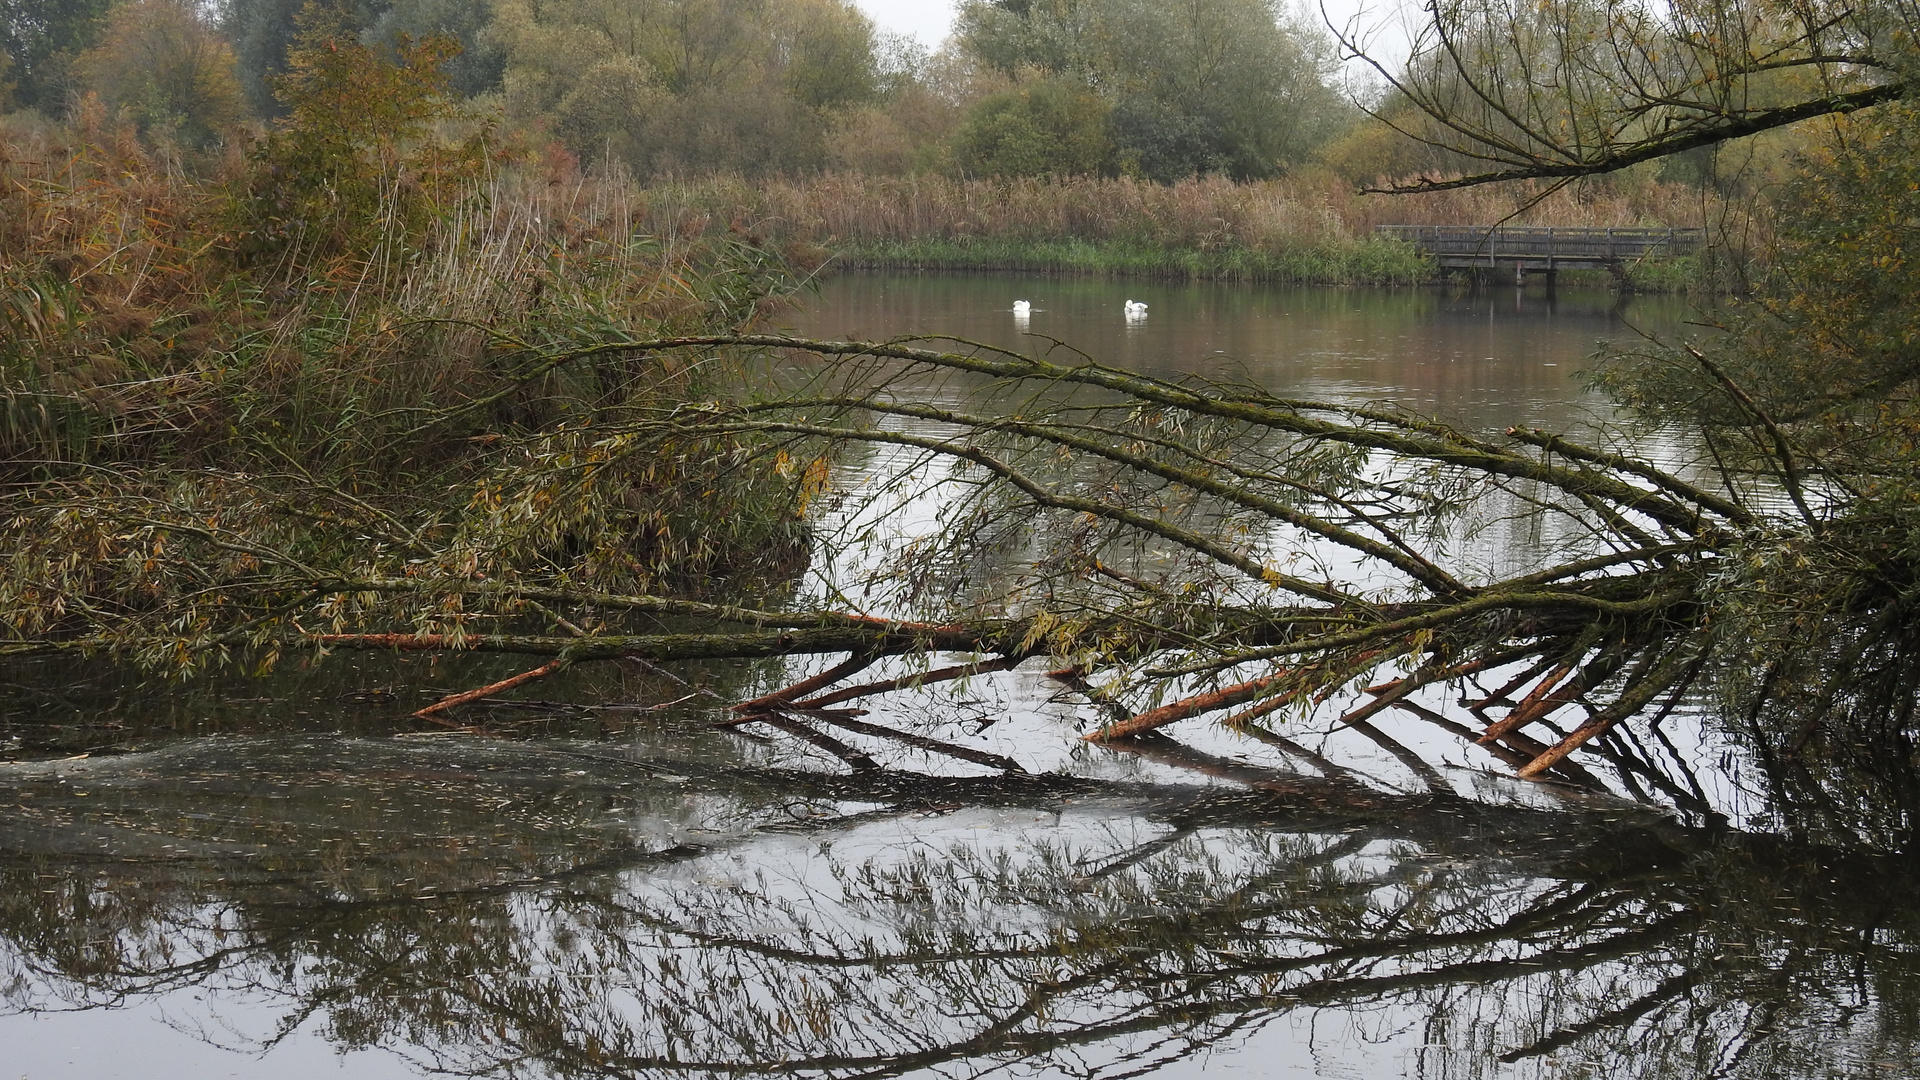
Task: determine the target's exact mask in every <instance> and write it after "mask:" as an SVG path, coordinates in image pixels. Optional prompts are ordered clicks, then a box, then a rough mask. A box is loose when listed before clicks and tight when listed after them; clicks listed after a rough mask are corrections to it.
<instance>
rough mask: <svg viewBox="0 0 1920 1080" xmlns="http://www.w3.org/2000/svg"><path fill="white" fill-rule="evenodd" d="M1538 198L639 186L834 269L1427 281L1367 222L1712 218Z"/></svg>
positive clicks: (1412, 258)
mask: <svg viewBox="0 0 1920 1080" xmlns="http://www.w3.org/2000/svg"><path fill="white" fill-rule="evenodd" d="M1540 194H1541V193H1540V192H1534V191H1528V190H1525V189H1524V188H1514V187H1508V188H1503V189H1502V190H1499V191H1493V190H1488V189H1469V190H1464V191H1457V192H1441V193H1435V194H1432V195H1424V196H1419V197H1401V196H1363V195H1358V194H1356V193H1354V192H1353V191H1352V190H1351V188H1350V187H1349V186H1348V185H1346V184H1345V183H1344V182H1342V181H1340V180H1338V179H1337V178H1334V177H1331V176H1325V175H1314V176H1301V177H1294V178H1289V179H1286V180H1276V181H1269V182H1265V183H1253V184H1236V183H1232V182H1230V181H1227V180H1223V179H1219V178H1201V179H1193V180H1187V181H1182V182H1180V183H1177V184H1171V185H1162V184H1152V183H1145V182H1141V181H1135V180H1127V179H1098V178H1076V179H1065V180H1047V179H1022V180H960V179H953V178H947V177H870V176H861V175H853V174H825V175H819V176H813V177H807V178H799V179H790V180H771V181H757V182H752V183H749V182H745V181H741V180H737V179H728V178H710V179H705V180H700V181H697V182H689V183H682V184H665V185H656V186H654V187H652V188H649V189H648V190H647V192H646V227H647V228H648V229H649V230H651V231H653V232H655V233H657V234H659V235H664V236H696V235H706V234H711V233H714V232H716V231H726V232H729V233H731V234H734V235H744V236H750V237H755V238H760V239H764V240H765V241H767V242H769V243H771V244H773V245H775V246H778V247H780V248H782V249H783V250H785V251H787V252H789V253H790V254H791V255H792V256H793V257H794V258H796V259H797V260H798V261H800V262H803V263H822V262H827V261H829V260H831V262H832V264H833V265H837V266H841V267H859V268H877V269H896V270H985V271H995V270H1007V271H1027V272H1042V273H1058V274H1074V275H1097V276H1112V277H1157V278H1169V279H1209V280H1223V281H1269V282H1297V283H1313V284H1379V285H1400V284H1411V283H1417V282H1424V281H1433V280H1438V273H1437V271H1436V270H1435V269H1434V268H1433V267H1432V266H1431V265H1430V264H1428V263H1427V262H1425V261H1424V260H1422V259H1420V258H1419V257H1418V256H1417V255H1415V254H1414V253H1413V252H1412V251H1411V250H1409V249H1407V248H1406V247H1404V246H1403V245H1400V244H1397V243H1395V242H1391V241H1387V240H1383V239H1380V238H1378V237H1377V236H1376V235H1375V234H1374V231H1373V230H1374V227H1375V226H1377V225H1383V224H1416V225H1418V224H1440V225H1448V224H1491V223H1495V222H1503V221H1504V222H1507V223H1511V224H1526V225H1554V226H1591V227H1604V226H1615V227H1624V226H1632V225H1653V224H1658V225H1663V226H1664V225H1674V226H1702V225H1712V224H1713V223H1715V222H1718V221H1720V220H1722V219H1723V218H1724V214H1725V211H1726V209H1727V208H1725V207H1723V206H1720V205H1719V204H1718V203H1717V202H1716V201H1715V200H1714V199H1713V198H1712V197H1711V196H1708V195H1703V194H1702V193H1701V192H1700V191H1699V190H1697V189H1694V188H1690V187H1685V186H1682V185H1674V184H1658V183H1652V182H1644V181H1640V182H1627V181H1621V182H1619V183H1617V184H1615V185H1612V186H1604V185H1602V186H1595V187H1593V188H1590V189H1588V190H1585V191H1582V192H1578V193H1575V192H1571V191H1568V190H1562V191H1557V192H1553V193H1551V194H1548V195H1546V196H1545V197H1544V198H1541V197H1539V196H1540ZM1529 204H1531V205H1529ZM1517 210H1518V211H1520V212H1518V213H1516V211H1517ZM1744 242H1745V243H1749V244H1750V243H1751V242H1752V238H1751V237H1749V238H1748V239H1747V240H1746V241H1744ZM1733 258H1734V259H1735V260H1736V261H1737V260H1740V259H1744V258H1745V256H1744V255H1741V254H1739V253H1734V254H1733ZM1717 272H1718V268H1717V267H1714V266H1709V265H1707V264H1704V263H1701V262H1699V261H1697V260H1696V261H1694V262H1692V263H1678V262H1677V261H1676V265H1671V266H1665V267H1661V268H1659V269H1658V271H1657V272H1655V270H1654V268H1651V267H1649V268H1636V269H1635V270H1634V271H1633V272H1631V273H1630V274H1629V283H1630V286H1631V287H1636V288H1642V289H1644V290H1647V291H1653V290H1677V289H1686V288H1690V287H1697V286H1698V285H1700V284H1702V283H1705V282H1707V281H1709V280H1711V278H1712V276H1713V275H1714V274H1715V273H1717ZM1602 280H1606V279H1604V278H1603V279H1602Z"/></svg>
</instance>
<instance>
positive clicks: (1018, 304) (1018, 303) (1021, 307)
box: [1013, 300, 1033, 315]
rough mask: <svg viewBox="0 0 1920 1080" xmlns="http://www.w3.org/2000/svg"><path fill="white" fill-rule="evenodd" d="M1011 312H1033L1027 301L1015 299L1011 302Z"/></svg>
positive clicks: (1029, 313)
mask: <svg viewBox="0 0 1920 1080" xmlns="http://www.w3.org/2000/svg"><path fill="white" fill-rule="evenodd" d="M1013 313H1014V314H1015V315H1031V314H1033V305H1032V304H1029V303H1027V302H1026V301H1025V300H1015V301H1014V302H1013Z"/></svg>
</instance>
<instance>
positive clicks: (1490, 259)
mask: <svg viewBox="0 0 1920 1080" xmlns="http://www.w3.org/2000/svg"><path fill="white" fill-rule="evenodd" d="M1374 231H1375V233H1377V234H1379V235H1382V236H1391V237H1394V238H1395V239H1398V240H1404V241H1406V242H1408V243H1410V244H1413V245H1414V246H1415V247H1417V248H1419V249H1420V250H1421V251H1423V252H1425V253H1426V254H1428V255H1431V256H1433V258H1434V261H1435V262H1437V263H1439V264H1440V266H1441V267H1443V268H1447V269H1455V268H1460V269H1470V268H1477V267H1485V268H1487V269H1511V270H1514V271H1515V272H1516V273H1519V274H1525V273H1526V272H1527V271H1529V270H1546V271H1553V270H1558V269H1563V268H1567V267H1577V266H1614V267H1617V266H1620V265H1622V264H1624V263H1628V262H1632V261H1633V260H1635V259H1642V258H1645V257H1647V256H1649V255H1685V254H1687V253H1689V252H1692V251H1697V250H1699V249H1700V247H1701V246H1702V245H1704V244H1705V243H1706V239H1707V234H1706V230H1705V229H1585V228H1560V227H1555V226H1548V227H1544V228H1536V227H1533V226H1523V225H1498V226H1488V225H1381V226H1378V227H1376V228H1375V229H1374Z"/></svg>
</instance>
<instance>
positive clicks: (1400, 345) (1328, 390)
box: [781, 274, 1697, 431]
mask: <svg viewBox="0 0 1920 1080" xmlns="http://www.w3.org/2000/svg"><path fill="white" fill-rule="evenodd" d="M1016 296H1018V297H1023V298H1025V299H1027V300H1028V301H1029V302H1030V303H1031V304H1032V306H1033V314H1032V316H1031V318H1030V320H1029V321H1028V324H1027V325H1025V326H1021V325H1017V324H1010V323H1009V321H1008V320H1007V318H1006V315H1005V312H1006V311H1007V309H1008V305H1009V303H1010V302H1011V300H1012V299H1013V298H1014V297H1016ZM1128 300H1134V301H1137V302H1140V303H1144V304H1146V305H1147V310H1148V311H1149V312H1150V313H1151V315H1150V317H1145V318H1140V319H1134V318H1130V317H1126V316H1125V308H1124V305H1125V303H1126V302H1127V301H1128ZM1116 316H1120V317H1116ZM1695 317H1697V316H1696V313H1695V312H1694V311H1693V310H1692V309H1691V307H1690V306H1689V305H1688V304H1687V303H1686V302H1685V301H1683V300H1679V299H1676V298H1673V297H1634V298H1631V299H1630V300H1628V301H1627V302H1625V303H1623V302H1622V300H1621V299H1620V298H1619V297H1616V296H1614V295H1613V294H1611V293H1609V292H1605V291H1602V290H1576V289H1562V290H1560V291H1559V292H1558V293H1557V294H1556V295H1554V296H1552V297H1549V296H1548V295H1547V294H1546V293H1545V292H1543V291H1529V292H1524V293H1519V294H1516V293H1515V292H1514V291H1513V290H1511V289H1495V290H1491V291H1483V292H1460V293H1453V292H1446V291H1442V290H1424V289H1329V288H1312V287H1283V286H1272V287H1267V286H1249V285H1214V284H1185V283H1150V282H1116V281H1097V280H1074V279H1060V278H1028V277H1018V276H995V275H978V274H975V275H903V274H843V275H838V276H835V277H832V278H829V279H827V280H826V281H824V282H823V283H822V284H821V286H820V295H819V297H818V299H817V300H816V301H814V302H810V303H808V304H807V305H806V307H805V308H804V309H803V310H799V311H795V312H791V313H788V314H787V315H785V316H784V317H782V319H781V321H782V322H784V323H786V324H788V325H789V326H790V327H791V328H792V329H793V330H795V331H796V332H798V333H801V334H807V335H813V336H818V337H836V338H838V337H846V338H861V339H872V340H886V339H889V338H894V337H899V336H906V335H939V334H947V335H955V336H959V337H964V338H969V339H972V340H977V341H982V342H986V343H988V344H992V345H997V346H1001V347H1005V348H1011V349H1016V350H1020V351H1033V350H1044V349H1046V348H1048V347H1049V345H1050V344H1052V343H1055V342H1065V343H1067V344H1069V345H1071V346H1072V348H1073V349H1076V350H1080V351H1083V352H1085V353H1087V354H1088V355H1091V356H1095V357H1098V358H1099V359H1100V360H1101V361H1102V362H1104V363H1110V364H1114V365H1117V366H1120V367H1126V368H1131V369H1135V370H1142V371H1147V372H1150V373H1154V374H1169V373H1174V372H1188V373H1194V374H1205V375H1222V374H1226V375H1233V376H1237V377H1244V378H1250V379H1252V380H1253V381H1254V382H1257V383H1259V384H1260V385H1262V386H1264V387H1266V388H1267V389H1269V390H1271V391H1273V392H1275V393H1279V394H1283V395H1285V394H1297V395H1299V396H1302V397H1315V398H1322V399H1336V400H1338V399H1344V400H1359V401H1375V400H1382V401H1392V402H1394V403H1395V404H1397V405H1399V406H1401V407H1403V408H1408V409H1413V410H1417V411H1422V412H1429V413H1435V414H1438V415H1440V416H1442V417H1443V418H1445V419H1449V420H1454V421H1459V422H1462V423H1465V424H1467V425H1468V426H1469V427H1474V428H1483V429H1484V428H1500V427H1506V426H1508V425H1510V424H1525V425H1529V426H1537V427H1544V428H1549V429H1552V430H1556V431H1572V430H1580V429H1583V428H1586V427H1589V426H1591V425H1592V424H1593V423H1594V421H1595V415H1596V413H1604V412H1606V411H1607V410H1606V409H1605V408H1604V402H1603V400H1602V399H1601V398H1599V397H1597V396H1593V395H1589V394H1587V393H1586V392H1585V391H1583V390H1582V389H1581V388H1580V386H1579V385H1578V383H1577V380H1576V378H1575V375H1576V373H1577V372H1578V371H1579V370H1580V369H1581V368H1583V367H1584V366H1585V364H1586V359H1587V357H1588V356H1589V355H1590V354H1591V353H1592V352H1593V346H1594V343H1595V342H1596V341H1598V340H1600V339H1603V338H1605V339H1622V338H1628V337H1632V336H1634V335H1636V334H1637V333H1639V332H1640V331H1643V330H1644V331H1647V332H1657V333H1672V332H1674V331H1676V330H1679V329H1684V327H1683V323H1684V322H1685V321H1686V320H1688V319H1690V318H1695Z"/></svg>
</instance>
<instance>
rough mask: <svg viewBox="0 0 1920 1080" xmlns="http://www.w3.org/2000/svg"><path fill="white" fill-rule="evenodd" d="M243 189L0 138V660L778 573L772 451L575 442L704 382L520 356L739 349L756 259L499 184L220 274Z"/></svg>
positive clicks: (758, 303)
mask: <svg viewBox="0 0 1920 1080" xmlns="http://www.w3.org/2000/svg"><path fill="white" fill-rule="evenodd" d="M261 167H266V166H264V165H263V164H262V163H261V162H259V161H257V160H241V159H236V160H235V161H234V162H231V163H230V169H229V172H228V173H227V174H225V175H221V176H216V177H214V178H212V179H208V180H204V181H200V180H193V179H190V178H187V177H185V176H183V175H181V174H180V173H178V172H174V171H171V170H169V169H167V168H165V167H164V163H162V162H159V161H156V160H155V159H153V158H152V157H150V156H148V155H147V153H146V151H145V150H144V149H143V148H142V147H141V146H140V144H139V143H138V142H137V141H136V140H134V139H133V138H132V137H131V136H130V134H128V133H126V132H124V131H119V130H117V129H113V128H111V127H108V126H98V125H96V126H94V127H89V126H88V125H87V124H85V123H82V124H80V125H78V126H76V127H75V128H74V129H73V130H72V131H68V132H59V131H42V132H37V133H35V132H27V133H15V135H14V136H12V137H7V138H0V550H6V551H7V552H8V553H9V558H8V560H6V561H5V562H4V563H0V645H4V643H5V642H6V641H7V640H9V639H11V640H14V641H23V640H45V639H47V638H50V637H53V638H58V637H61V636H62V635H68V636H72V637H74V638H76V639H78V640H86V641H89V642H93V643H95V644H96V645H97V646H98V647H104V648H116V647H117V646H115V645H114V644H113V642H116V641H119V642H137V643H138V644H137V645H133V644H129V645H128V646H127V648H128V651H130V652H132V653H133V654H135V655H138V656H139V657H140V658H141V659H143V660H146V661H148V662H151V663H155V664H160V665H165V666H170V667H175V668H187V667H192V666H196V665H198V664H201V663H207V662H211V661H212V660H214V659H217V658H218V657H219V656H220V655H222V654H223V650H225V649H226V648H228V647H229V645H230V644H231V640H230V637H231V635H232V634H234V633H238V632H239V631H238V630H236V627H244V628H246V636H247V637H248V638H249V640H253V641H255V642H259V641H264V640H266V639H267V637H270V636H272V635H274V634H282V633H283V632H284V631H285V630H286V629H287V627H288V626H292V625H298V626H305V627H307V628H308V629H311V628H312V625H313V624H315V623H317V624H318V625H320V626H323V627H324V626H333V627H336V628H339V627H355V628H371V629H374V630H377V631H379V632H388V631H395V630H398V631H416V630H417V631H423V632H424V631H429V630H431V631H434V632H442V631H445V632H452V633H464V632H466V630H465V627H466V625H467V622H468V621H469V620H470V619H471V618H480V617H482V616H479V615H476V614H475V611H476V608H475V606H474V605H472V604H468V603H466V602H464V601H459V600H458V599H457V598H456V599H448V598H447V597H443V596H438V595H432V594H425V595H423V596H422V597H397V596H396V597H385V598H376V599H367V598H358V599H355V598H345V597H334V598H332V599H330V600H325V601H324V602H322V601H321V600H318V599H315V598H314V597H313V596H312V595H311V590H312V589H313V588H314V582H315V579H316V578H319V579H323V580H354V579H393V578H400V577H404V578H419V579H422V580H429V581H430V580H448V581H454V582H471V581H473V580H486V581H491V582H510V581H516V580H518V581H530V582H534V583H536V584H541V583H545V584H552V583H554V582H566V583H569V584H571V585H572V586H574V587H582V586H585V587H594V588H601V589H607V590H614V591H631V592H640V591H647V590H649V589H664V590H694V591H702V590H705V589H708V588H712V587H714V584H715V579H717V578H723V577H725V576H726V575H728V574H730V573H733V572H734V571H744V572H745V573H744V575H743V576H746V577H754V578H757V580H760V581H763V582H766V583H767V585H768V587H778V580H779V573H778V571H779V568H780V565H781V560H782V559H783V558H785V559H791V558H795V557H798V556H799V555H801V554H802V553H804V550H805V532H804V523H802V522H801V521H800V519H799V517H798V514H797V507H798V505H799V500H800V498H801V496H802V489H803V487H804V484H805V479H804V477H803V476H801V475H799V474H796V473H795V471H794V470H793V469H792V468H791V467H789V465H788V463H787V462H786V461H785V460H784V459H782V460H779V461H777V462H776V456H777V455H776V453H775V452H774V451H772V450H765V451H764V452H763V448H760V447H757V446H755V445H751V444H749V443H747V442H745V441H740V440H734V441H724V440H722V441H715V440H697V439H689V440H685V441H683V442H682V443H680V444H678V445H676V446H675V447H673V448H672V449H671V451H670V452H661V453H656V454H650V455H647V456H645V457H644V458H642V457H636V456H633V455H625V456H622V455H619V454H617V453H615V452H614V451H612V450H609V449H607V448H606V447H605V446H603V445H602V444H601V443H600V442H599V441H598V437H597V436H596V434H595V429H596V426H597V425H599V424H601V423H603V422H605V421H606V420H607V419H608V418H612V417H617V416H621V415H631V414H632V413H634V412H636V411H646V410H656V409H671V408H674V407H677V406H679V405H681V404H683V403H685V402H687V401H690V400H701V399H704V398H707V397H710V396H712V393H713V390H714V385H713V384H714V381H715V380H717V379H724V378H725V377H726V372H727V370H728V369H727V368H726V366H725V361H724V358H712V359H711V360H710V362H704V363H699V364H689V363H684V362H680V361H675V360H672V359H663V358H659V357H654V358H651V359H646V360H640V359H635V358H632V357H627V356H623V355H621V354H619V353H618V352H604V351H603V352H601V353H597V354H595V355H594V356H593V357H592V358H591V359H588V360H582V361H580V362H577V363H569V364H560V365H556V364H553V363H551V362H550V358H552V357H554V356H555V355H557V354H562V353H565V352H566V351H567V350H569V349H570V348H573V347H575V346H578V345H582V344H588V343H592V344H601V343H605V342H608V341H610V340H617V339H618V338H619V337H620V336H622V335H627V336H632V337H635V338H651V337H659V336H674V335H682V334H691V333H700V332H713V331H724V330H737V329H742V328H744V327H746V326H748V325H750V324H751V322H752V321H753V319H754V318H755V317H756V316H757V315H758V314H759V313H760V311H761V310H762V308H763V307H764V306H765V305H766V304H768V303H770V302H776V301H777V298H778V297H779V296H781V295H783V293H784V291H785V290H787V289H788V288H790V287H791V285H792V284H793V282H792V279H791V277H790V276H789V275H788V274H787V272H786V270H785V266H784V263H783V262H781V261H780V260H779V259H778V258H776V257H773V256H770V255H768V254H767V253H766V252H764V251H763V250H761V249H760V248H758V247H756V246H754V245H753V244H750V243H748V242H746V241H745V240H743V239H740V238H737V237H733V236H730V235H727V234H725V233H724V232H721V233H715V234H702V235H699V236H693V237H680V236H669V237H666V238H654V237H651V236H648V235H647V234H646V233H645V232H644V231H643V230H641V229H640V228H638V223H639V222H640V220H641V219H642V217H643V216H644V215H643V214H642V212H641V209H640V208H641V205H642V202H641V200H640V199H639V197H638V195H637V193H636V192H635V191H634V190H632V189H631V188H630V187H627V186H624V185H621V184H618V183H611V182H600V181H591V180H584V179H580V178H578V177H575V178H572V179H569V180H566V181H565V182H552V181H553V178H549V177H544V176H536V175H533V174H531V173H521V172H517V171H513V172H508V173H505V174H498V175H493V176H487V177H477V178H475V179H474V180H473V181H472V182H471V183H468V184H466V185H464V186H463V187H461V188H458V189H449V191H450V193H449V194H448V195H446V196H441V197H436V201H435V202H434V203H433V205H432V206H431V207H430V208H429V209H430V211H431V212H430V213H427V214H425V215H413V216H411V217H409V218H407V219H405V222H404V223H403V219H402V217H401V216H400V215H387V216H383V217H380V218H377V219H375V220H377V221H379V222H381V224H379V225H378V227H377V228H375V229H373V230H372V231H371V232H369V233H366V234H365V235H356V238H355V239H354V240H353V242H352V243H348V244H345V245H344V246H343V245H342V244H340V243H338V242H329V243H328V244H326V245H302V244H298V243H296V244H292V245H289V246H287V247H285V248H284V249H282V250H280V251H278V252H275V253H272V254H271V257H268V258H250V257H248V255H247V254H246V252H247V251H248V250H249V248H248V246H247V244H246V243H244V242H243V241H244V240H245V238H244V237H241V236H237V235H235V233H234V232H233V231H232V226H231V223H232V222H234V221H235V220H243V219H245V218H246V217H247V216H248V215H246V214H236V213H235V212H234V209H235V208H234V206H233V203H234V202H235V201H236V200H243V199H248V198H253V197H255V196H254V195H253V194H252V193H253V192H256V191H257V190H258V189H259V188H258V185H257V184H253V183H249V180H250V179H251V177H249V176H248V175H247V170H250V169H257V168H261ZM394 182H395V183H396V184H400V183H405V176H404V174H398V175H396V176H395V177H394ZM253 209H257V208H253ZM254 216H256V217H257V216H258V215H257V214H256V215H254ZM387 222H391V223H392V224H387ZM325 224H326V223H325V222H319V223H317V224H315V228H324V227H325ZM302 581H304V582H305V584H299V583H300V582H302ZM273 582H282V584H279V585H275V584H272V583H273ZM449 595H450V596H451V595H454V594H449ZM303 598H305V599H303ZM522 614H524V613H518V612H517V609H513V610H498V611H489V612H487V613H486V614H485V615H484V617H485V618H488V619H505V618H519V617H521V615H522ZM289 620H292V622H289ZM300 620H305V621H304V622H301V621H300ZM494 625H498V624H497V623H496V624H494ZM223 635H224V636H223Z"/></svg>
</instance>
